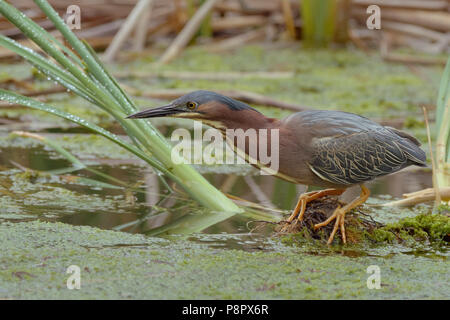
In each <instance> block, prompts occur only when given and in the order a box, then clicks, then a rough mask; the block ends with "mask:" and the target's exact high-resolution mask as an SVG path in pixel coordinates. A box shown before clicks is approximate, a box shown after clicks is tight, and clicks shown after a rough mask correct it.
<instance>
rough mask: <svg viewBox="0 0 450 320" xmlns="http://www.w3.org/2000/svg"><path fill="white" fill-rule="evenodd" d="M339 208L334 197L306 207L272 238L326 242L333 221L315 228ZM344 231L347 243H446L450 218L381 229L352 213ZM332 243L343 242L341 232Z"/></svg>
mask: <svg viewBox="0 0 450 320" xmlns="http://www.w3.org/2000/svg"><path fill="white" fill-rule="evenodd" d="M338 205H340V206H343V205H344V203H342V202H341V201H339V200H338V199H337V197H329V196H327V197H324V198H321V199H318V200H314V201H311V202H310V203H308V205H307V207H306V211H305V215H304V219H303V221H298V220H297V219H294V220H293V221H292V222H291V223H289V222H287V221H281V222H279V223H278V225H277V227H276V228H275V235H276V236H282V237H283V238H284V240H289V241H288V242H292V241H294V242H305V241H315V240H319V241H327V240H328V238H329V237H330V234H331V232H332V230H333V227H334V223H335V222H334V221H332V222H331V223H329V224H328V225H327V226H325V227H322V228H319V229H318V230H314V225H315V224H317V223H320V222H322V221H325V220H326V219H327V218H328V217H329V216H331V215H332V214H333V212H334V210H335V209H336V208H337V207H338ZM345 230H346V236H347V242H348V243H353V244H357V243H365V242H369V243H406V244H412V243H415V242H447V243H448V242H449V241H450V217H449V215H448V214H443V213H442V210H441V213H438V214H420V215H418V216H415V217H407V218H403V219H401V220H399V221H398V222H395V223H390V224H387V225H384V224H382V223H380V222H377V221H375V220H373V219H372V218H371V217H370V215H368V214H365V213H363V212H362V211H359V210H353V211H352V212H349V213H347V214H346V216H345ZM334 242H342V240H341V235H340V230H338V232H337V233H336V235H335V237H334Z"/></svg>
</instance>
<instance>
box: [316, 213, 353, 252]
mask: <svg viewBox="0 0 450 320" xmlns="http://www.w3.org/2000/svg"><path fill="white" fill-rule="evenodd" d="M345 213H346V211H345V210H344V208H341V207H337V208H336V210H334V212H333V214H332V215H331V216H330V217H329V218H328V219H327V220H325V221H324V222H321V223H318V224H316V225H314V230H317V229H319V228H321V227H324V226H326V225H328V224H329V223H330V222H331V221H333V220H336V222H335V223H334V228H333V231H332V232H331V234H330V237H329V238H328V241H327V244H331V243H332V242H333V239H334V235H335V234H336V232H337V229H338V228H339V227H340V228H341V237H342V242H344V243H347V237H346V236H345Z"/></svg>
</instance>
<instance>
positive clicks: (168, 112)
mask: <svg viewBox="0 0 450 320" xmlns="http://www.w3.org/2000/svg"><path fill="white" fill-rule="evenodd" d="M183 112H186V111H185V110H183V109H181V108H178V107H177V106H175V105H173V104H168V105H166V106H162V107H157V108H152V109H146V110H143V111H140V112H136V113H134V114H132V115H129V116H128V117H127V119H143V118H156V117H167V116H173V115H175V114H179V113H183Z"/></svg>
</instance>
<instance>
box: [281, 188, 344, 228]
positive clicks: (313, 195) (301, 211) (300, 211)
mask: <svg viewBox="0 0 450 320" xmlns="http://www.w3.org/2000/svg"><path fill="white" fill-rule="evenodd" d="M344 191H345V190H344V189H325V190H320V191H311V192H307V193H303V194H302V195H300V197H299V198H298V201H297V205H296V206H295V209H294V211H293V212H292V214H291V215H290V216H289V218H288V219H287V222H289V223H290V222H292V221H293V220H294V219H295V218H297V220H298V221H302V220H303V216H304V215H305V210H306V204H307V203H308V202H311V201H313V200H316V199H318V198H322V197H325V196H327V195H336V196H339V195H341V194H342V193H343V192H344Z"/></svg>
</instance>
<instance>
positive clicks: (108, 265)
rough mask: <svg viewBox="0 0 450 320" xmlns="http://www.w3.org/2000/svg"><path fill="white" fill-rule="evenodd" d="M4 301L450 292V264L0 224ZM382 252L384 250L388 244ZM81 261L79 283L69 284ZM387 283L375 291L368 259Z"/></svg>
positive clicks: (438, 295)
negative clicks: (69, 271) (225, 246)
mask: <svg viewBox="0 0 450 320" xmlns="http://www.w3.org/2000/svg"><path fill="white" fill-rule="evenodd" d="M0 241H1V243H2V250H1V253H0V298H3V299H334V298H338V299H354V298H357V299H420V298H424V299H448V298H449V297H450V289H449V288H450V286H449V281H448V280H449V276H448V273H449V263H448V262H447V260H446V255H443V256H438V257H434V258H430V257H423V256H416V255H412V254H406V253H402V252H401V250H399V252H397V253H392V252H391V253H388V254H384V255H383V254H380V253H379V254H374V255H370V254H368V255H365V256H359V257H349V256H343V255H341V254H337V253H334V254H327V255H321V254H308V253H305V252H304V251H302V250H301V249H300V248H296V247H290V246H285V245H283V244H281V243H280V242H279V241H277V240H272V241H273V243H272V245H273V247H272V249H270V250H259V251H250V252H249V251H244V250H231V249H223V248H215V247H212V246H210V245H207V244H205V243H201V242H198V241H192V240H186V239H184V240H183V239H178V240H168V239H161V238H152V237H146V236H143V235H133V234H128V233H122V232H115V231H106V230H100V229H97V228H92V227H86V226H81V227H78V226H71V225H67V224H63V223H49V222H40V221H33V222H20V223H10V222H4V223H2V224H0ZM381 252H382V251H381ZM71 265H77V266H79V267H80V270H81V271H80V277H81V288H80V289H79V290H77V289H73V290H69V289H68V288H67V285H66V283H67V279H68V278H69V276H70V274H67V273H66V272H67V268H68V267H69V266H71ZM372 265H376V266H378V267H379V269H380V277H381V288H380V289H368V287H367V279H368V277H369V276H370V274H368V273H367V268H368V267H369V266H372Z"/></svg>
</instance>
